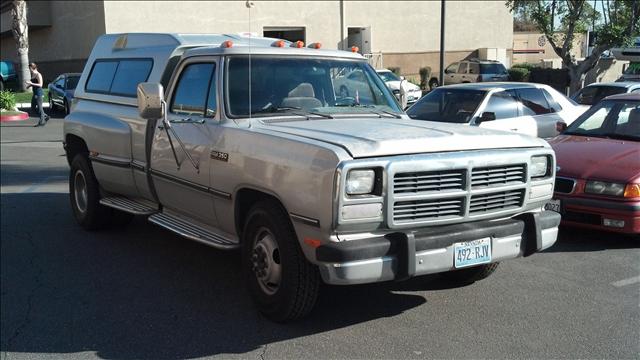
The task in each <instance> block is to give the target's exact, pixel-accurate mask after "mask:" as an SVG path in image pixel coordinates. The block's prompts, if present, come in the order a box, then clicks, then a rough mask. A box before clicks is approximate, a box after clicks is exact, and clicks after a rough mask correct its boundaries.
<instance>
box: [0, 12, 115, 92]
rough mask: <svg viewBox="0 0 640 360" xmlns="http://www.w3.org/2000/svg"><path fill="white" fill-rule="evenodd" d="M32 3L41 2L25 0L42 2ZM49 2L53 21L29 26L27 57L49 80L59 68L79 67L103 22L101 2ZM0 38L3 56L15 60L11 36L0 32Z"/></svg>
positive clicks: (80, 67) (74, 70) (75, 68)
mask: <svg viewBox="0 0 640 360" xmlns="http://www.w3.org/2000/svg"><path fill="white" fill-rule="evenodd" d="M33 3H41V2H39V1H28V2H27V6H28V7H29V8H33V7H36V6H41V5H42V4H33ZM42 3H46V2H42ZM48 3H49V5H48V6H49V9H50V12H51V22H52V24H51V26H44V27H30V29H29V44H30V46H29V60H30V61H32V62H35V63H37V64H38V67H39V68H40V71H41V72H42V74H43V75H44V77H45V80H52V79H53V78H54V77H55V76H57V75H58V74H60V73H62V72H76V71H82V69H83V67H84V62H85V61H86V59H87V57H88V56H89V53H90V52H91V49H92V47H93V44H94V43H95V40H96V39H97V38H98V36H100V35H102V34H104V33H105V26H104V24H105V22H104V7H103V3H102V2H99V1H51V2H48ZM29 8H28V9H29ZM27 11H29V10H27ZM3 15H4V14H3ZM0 42H1V51H2V58H3V59H5V58H7V59H10V60H12V61H14V62H16V63H18V52H17V50H16V46H15V41H14V40H13V38H12V37H11V36H10V35H9V36H3V37H2V38H1V39H0Z"/></svg>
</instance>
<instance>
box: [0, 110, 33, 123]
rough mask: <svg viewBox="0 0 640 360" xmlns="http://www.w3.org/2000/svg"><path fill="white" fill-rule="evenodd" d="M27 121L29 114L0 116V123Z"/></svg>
mask: <svg viewBox="0 0 640 360" xmlns="http://www.w3.org/2000/svg"><path fill="white" fill-rule="evenodd" d="M27 119H29V114H27V113H26V112H23V113H22V114H18V115H0V122H10V121H22V120H27Z"/></svg>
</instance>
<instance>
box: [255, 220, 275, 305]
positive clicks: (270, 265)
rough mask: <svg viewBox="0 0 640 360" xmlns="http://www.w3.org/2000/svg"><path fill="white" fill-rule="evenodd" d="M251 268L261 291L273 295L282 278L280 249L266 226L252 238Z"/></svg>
mask: <svg viewBox="0 0 640 360" xmlns="http://www.w3.org/2000/svg"><path fill="white" fill-rule="evenodd" d="M251 269H252V271H253V273H254V274H255V276H256V278H257V279H258V284H259V285H260V288H261V289H262V291H264V292H265V293H266V294H268V295H273V294H275V293H276V291H278V288H279V287H280V281H281V278H282V267H281V263H280V250H279V249H278V243H277V242H276V241H275V237H274V236H273V234H272V233H271V231H269V230H268V229H266V228H261V229H260V231H258V233H257V235H256V237H255V239H254V245H253V250H252V251H251Z"/></svg>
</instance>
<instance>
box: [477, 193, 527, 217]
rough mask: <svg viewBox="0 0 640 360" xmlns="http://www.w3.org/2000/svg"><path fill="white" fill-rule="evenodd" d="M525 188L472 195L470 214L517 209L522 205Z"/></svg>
mask: <svg viewBox="0 0 640 360" xmlns="http://www.w3.org/2000/svg"><path fill="white" fill-rule="evenodd" d="M523 200H524V189H518V190H511V191H500V192H494V193H489V194H482V195H472V196H471V202H470V204H469V215H474V214H486V213H490V212H496V211H502V210H507V209H516V208H519V207H521V206H522V202H523Z"/></svg>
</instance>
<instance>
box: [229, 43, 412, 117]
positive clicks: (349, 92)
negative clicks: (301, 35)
mask: <svg viewBox="0 0 640 360" xmlns="http://www.w3.org/2000/svg"><path fill="white" fill-rule="evenodd" d="M227 75H228V76H227V77H226V88H227V89H228V91H227V99H226V102H227V109H228V113H229V114H228V115H229V116H230V117H232V118H233V117H245V116H249V114H251V116H273V115H274V114H279V115H282V114H287V115H308V114H314V113H315V115H319V116H320V117H331V116H333V115H337V114H345V113H346V114H365V113H368V114H374V115H376V116H380V117H389V116H392V117H398V116H399V115H400V114H401V113H402V111H401V109H400V107H399V106H398V103H397V101H396V100H395V98H394V97H393V95H392V94H391V92H390V91H389V89H388V88H387V87H386V85H385V84H384V83H383V82H382V80H381V79H380V77H379V76H378V75H377V74H376V72H375V71H374V70H373V68H371V66H370V65H369V64H368V63H366V62H364V61H360V60H348V59H336V58H319V57H291V56H288V57H279V56H272V55H254V56H252V57H251V68H250V69H249V57H248V56H232V57H229V58H228V60H227ZM249 76H250V77H251V81H249ZM383 114H384V116H383Z"/></svg>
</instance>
